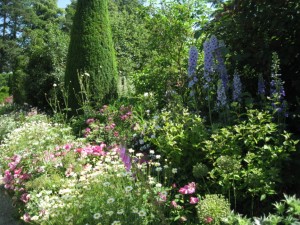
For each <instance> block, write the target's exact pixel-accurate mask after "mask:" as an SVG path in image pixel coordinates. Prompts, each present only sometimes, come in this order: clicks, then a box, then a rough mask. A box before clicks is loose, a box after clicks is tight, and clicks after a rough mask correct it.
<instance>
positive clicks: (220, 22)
mask: <svg viewBox="0 0 300 225" xmlns="http://www.w3.org/2000/svg"><path fill="white" fill-rule="evenodd" d="M211 2H215V3H216V2H218V4H216V5H215V7H216V9H217V10H216V12H215V13H214V15H213V18H212V19H211V20H210V21H209V23H208V25H207V26H206V27H205V28H204V29H201V31H202V32H208V33H210V34H215V35H216V36H218V37H219V38H220V39H222V40H224V42H225V43H226V45H227V46H228V48H229V50H230V52H231V56H230V64H231V68H230V70H234V68H238V69H239V71H244V73H243V74H242V75H243V77H242V79H244V80H246V81H247V82H245V84H246V88H247V90H248V91H249V92H250V93H252V94H254V93H255V92H256V87H255V82H253V81H254V80H255V78H256V77H258V75H259V74H262V75H263V77H264V79H265V80H267V81H270V80H271V79H270V74H271V73H270V68H271V65H272V58H271V55H272V52H277V53H278V55H279V58H280V60H281V63H282V64H281V66H282V79H283V81H285V82H286V91H287V96H288V99H290V100H293V101H295V100H296V98H295V96H299V90H298V89H297V87H298V86H299V79H298V78H297V77H295V76H294V75H295V74H299V64H297V58H298V57H299V49H300V48H299V46H300V41H299V40H300V39H299V29H298V28H296V29H295V27H299V23H300V22H299V21H300V14H299V7H300V5H299V3H298V2H296V1H293V0H287V1H278V2H276V3H275V2H272V3H271V2H270V1H268V0H263V1H260V2H254V1H252V0H245V1H235V0H230V1H211ZM249 18H252V19H251V21H250V20H249ZM202 28H203V27H202Z"/></svg>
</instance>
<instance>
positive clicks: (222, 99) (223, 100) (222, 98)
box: [217, 80, 227, 108]
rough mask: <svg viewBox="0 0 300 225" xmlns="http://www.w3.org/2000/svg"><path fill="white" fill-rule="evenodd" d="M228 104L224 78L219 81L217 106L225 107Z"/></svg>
mask: <svg viewBox="0 0 300 225" xmlns="http://www.w3.org/2000/svg"><path fill="white" fill-rule="evenodd" d="M226 104H227V97H226V93H225V88H224V85H223V82H222V80H219V82H218V90H217V107H218V108H224V107H225V106H226Z"/></svg>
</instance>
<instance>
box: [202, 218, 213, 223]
mask: <svg viewBox="0 0 300 225" xmlns="http://www.w3.org/2000/svg"><path fill="white" fill-rule="evenodd" d="M212 221H213V218H211V217H206V218H205V221H204V222H205V223H211V222H212Z"/></svg>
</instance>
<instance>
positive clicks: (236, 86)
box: [232, 72, 242, 102]
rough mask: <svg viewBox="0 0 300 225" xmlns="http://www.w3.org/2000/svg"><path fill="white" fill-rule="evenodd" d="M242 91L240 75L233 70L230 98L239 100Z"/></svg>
mask: <svg viewBox="0 0 300 225" xmlns="http://www.w3.org/2000/svg"><path fill="white" fill-rule="evenodd" d="M241 93H242V83H241V78H240V75H239V74H238V73H237V72H235V73H234V75H233V93H232V100H233V101H235V102H239V101H240V99H241V98H240V97H241Z"/></svg>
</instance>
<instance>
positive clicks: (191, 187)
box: [179, 182, 196, 195]
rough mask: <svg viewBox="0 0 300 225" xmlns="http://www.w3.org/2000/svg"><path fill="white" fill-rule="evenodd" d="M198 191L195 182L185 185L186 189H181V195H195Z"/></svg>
mask: <svg viewBox="0 0 300 225" xmlns="http://www.w3.org/2000/svg"><path fill="white" fill-rule="evenodd" d="M195 191H196V184H195V182H192V183H188V184H187V185H184V187H182V188H180V189H179V193H180V194H183V195H187V194H193V193H195Z"/></svg>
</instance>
